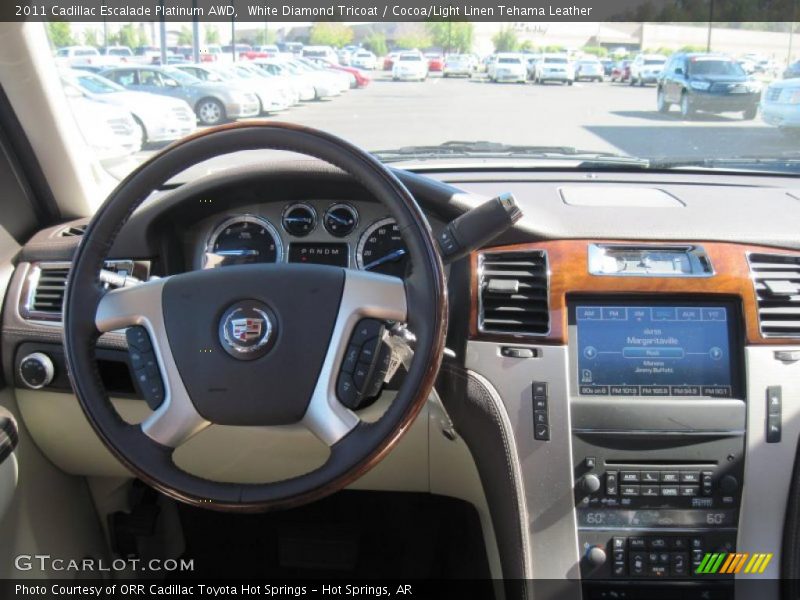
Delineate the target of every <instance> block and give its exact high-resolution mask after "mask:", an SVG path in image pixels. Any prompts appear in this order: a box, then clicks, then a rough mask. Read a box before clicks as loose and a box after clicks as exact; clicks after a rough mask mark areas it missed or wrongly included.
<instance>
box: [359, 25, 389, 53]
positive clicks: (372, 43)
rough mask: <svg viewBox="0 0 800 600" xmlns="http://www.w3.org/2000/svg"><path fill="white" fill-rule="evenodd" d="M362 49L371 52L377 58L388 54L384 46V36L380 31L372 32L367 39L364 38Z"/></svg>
mask: <svg viewBox="0 0 800 600" xmlns="http://www.w3.org/2000/svg"><path fill="white" fill-rule="evenodd" d="M364 47H365V48H366V49H367V50H371V51H372V52H374V53H375V54H377V55H378V56H384V55H385V54H386V53H387V52H389V48H388V47H387V46H386V36H385V35H383V34H382V33H381V32H380V31H373V32H372V33H370V34H369V35H368V36H367V37H365V38H364Z"/></svg>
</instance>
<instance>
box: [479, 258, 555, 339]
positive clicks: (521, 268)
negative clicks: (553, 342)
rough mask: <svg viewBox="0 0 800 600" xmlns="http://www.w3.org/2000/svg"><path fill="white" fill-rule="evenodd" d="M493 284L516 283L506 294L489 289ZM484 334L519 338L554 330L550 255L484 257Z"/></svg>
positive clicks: (482, 324)
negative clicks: (549, 271) (550, 296)
mask: <svg viewBox="0 0 800 600" xmlns="http://www.w3.org/2000/svg"><path fill="white" fill-rule="evenodd" d="M490 280H494V281H495V282H496V281H498V280H499V281H510V282H516V285H514V286H513V291H512V289H510V290H509V292H510V293H508V294H504V293H503V292H502V290H500V291H497V289H496V288H498V287H499V286H496V285H495V286H492V287H493V288H495V289H492V290H491V291H490V290H489V289H487V286H488V284H489V281H490ZM479 286H480V287H479V290H480V292H479V293H480V303H481V312H480V315H479V323H480V328H481V331H484V332H488V333H503V334H516V335H545V334H547V332H548V331H549V329H550V311H549V307H548V282H547V255H546V253H545V252H542V251H540V250H535V251H531V252H498V253H486V254H483V255H482V256H481V272H480V281H479Z"/></svg>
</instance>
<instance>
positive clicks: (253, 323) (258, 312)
mask: <svg viewBox="0 0 800 600" xmlns="http://www.w3.org/2000/svg"><path fill="white" fill-rule="evenodd" d="M276 329H277V319H276V317H275V315H274V314H273V313H272V311H271V310H270V309H269V308H268V307H267V305H266V304H264V303H263V302H259V301H258V300H241V301H239V302H237V303H235V304H233V305H232V306H230V307H229V308H228V309H227V310H225V312H224V313H222V318H221V319H220V322H219V342H220V344H221V345H222V348H223V349H224V350H225V352H227V353H228V354H230V355H231V356H232V357H234V358H238V359H239V360H254V359H256V358H259V357H261V356H264V355H265V354H266V353H267V352H269V351H270V349H271V348H272V347H273V346H274V345H275V338H276V336H277V331H276Z"/></svg>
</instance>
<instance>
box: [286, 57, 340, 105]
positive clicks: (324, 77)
mask: <svg viewBox="0 0 800 600" xmlns="http://www.w3.org/2000/svg"><path fill="white" fill-rule="evenodd" d="M290 62H292V63H294V64H296V65H298V66H299V67H300V68H302V69H305V70H307V71H308V72H309V73H311V75H312V76H313V77H315V82H318V83H315V85H322V86H324V87H325V89H330V90H333V93H328V92H325V93H324V94H322V95H323V96H338V95H339V94H343V93H344V92H346V91H348V90H349V89H350V87H351V84H352V83H354V82H355V81H354V79H355V78H354V77H353V76H352V75H351V74H350V73H347V72H345V71H338V70H336V69H333V68H330V67H323V66H321V65H318V64H317V63H315V62H314V61H312V60H310V59H307V58H303V57H296V58H293V59H290ZM335 64H338V63H335ZM353 87H355V86H353ZM318 96H319V94H318Z"/></svg>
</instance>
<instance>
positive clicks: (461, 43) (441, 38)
mask: <svg viewBox="0 0 800 600" xmlns="http://www.w3.org/2000/svg"><path fill="white" fill-rule="evenodd" d="M426 29H427V31H428V34H429V35H430V37H431V42H432V45H433V46H437V47H439V48H444V49H445V51H447V52H469V51H470V50H472V39H473V37H474V34H475V28H474V26H473V24H472V23H464V22H461V21H435V22H432V23H428V24H427V25H426Z"/></svg>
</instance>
